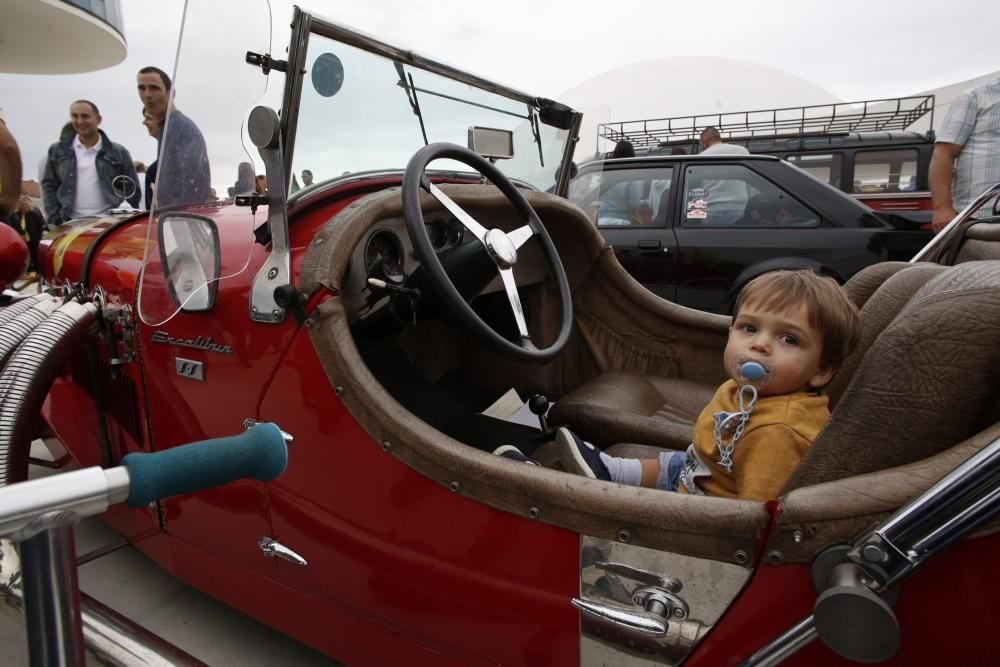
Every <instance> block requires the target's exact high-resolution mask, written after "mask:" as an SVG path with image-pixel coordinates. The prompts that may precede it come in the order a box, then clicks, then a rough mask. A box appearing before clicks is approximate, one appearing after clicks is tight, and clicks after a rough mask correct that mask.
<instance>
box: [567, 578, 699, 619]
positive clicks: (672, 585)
mask: <svg viewBox="0 0 1000 667" xmlns="http://www.w3.org/2000/svg"><path fill="white" fill-rule="evenodd" d="M594 566H595V567H598V568H600V569H602V570H604V571H605V572H607V573H608V575H609V577H611V578H613V579H615V581H616V583H620V579H621V578H622V577H625V578H627V579H631V580H632V581H635V582H637V583H638V584H639V585H638V586H636V587H635V589H634V590H633V591H632V592H631V594H630V596H631V599H632V603H633V604H634V605H635V606H636V607H638V608H639V609H638V610H637V609H636V608H635V607H626V606H624V605H617V604H603V603H597V602H592V601H590V600H583V599H581V598H573V605H574V606H575V607H576V608H577V609H579V610H580V611H582V612H584V613H586V614H589V615H591V616H594V617H596V618H599V619H602V620H604V621H608V622H611V623H613V624H615V625H618V626H620V627H622V628H625V629H628V630H631V631H634V632H639V633H642V634H646V635H652V636H654V637H663V636H664V635H666V634H667V621H668V620H671V619H672V620H675V621H682V620H684V619H685V618H687V617H688V614H689V613H690V610H689V609H688V605H687V603H686V602H685V601H684V600H683V599H681V598H680V597H678V595H677V593H679V592H680V590H681V589H682V588H683V587H684V585H683V584H682V583H681V581H680V580H679V579H677V578H676V577H671V576H669V575H664V576H660V575H658V574H655V573H653V572H649V571H647V570H642V569H639V568H635V567H632V566H630V565H624V564H622V563H606V562H598V563H594Z"/></svg>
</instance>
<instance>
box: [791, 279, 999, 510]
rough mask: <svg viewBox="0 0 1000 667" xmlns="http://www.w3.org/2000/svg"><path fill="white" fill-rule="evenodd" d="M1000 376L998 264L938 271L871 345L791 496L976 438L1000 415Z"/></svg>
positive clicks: (795, 477)
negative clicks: (799, 490) (797, 492)
mask: <svg viewBox="0 0 1000 667" xmlns="http://www.w3.org/2000/svg"><path fill="white" fill-rule="evenodd" d="M888 286H889V285H888V283H887V284H886V286H885V287H888ZM885 287H883V288H880V290H879V292H881V290H882V289H885ZM873 298H874V297H873ZM998 371H1000V261H997V260H989V261H981V262H966V263H962V264H959V265H957V266H954V267H948V268H945V269H944V270H941V271H939V272H938V273H937V275H935V276H934V277H933V278H931V279H930V280H928V281H927V282H926V284H925V285H923V286H922V287H921V288H920V289H918V290H917V291H916V293H915V294H914V295H913V297H912V298H911V299H909V301H908V303H907V304H906V305H905V306H904V307H903V309H902V310H901V311H900V312H899V313H898V314H897V315H896V316H895V317H893V318H892V321H891V322H889V323H888V325H887V326H886V327H885V330H884V331H882V332H881V333H880V334H879V335H878V336H877V338H876V339H875V340H874V341H873V342H872V344H871V346H870V347H869V348H868V350H867V352H866V353H865V354H864V357H863V358H862V359H861V361H860V364H859V365H858V367H857V370H856V371H855V372H854V373H853V376H852V378H851V380H850V383H849V385H848V386H847V387H846V389H845V390H844V392H843V395H842V396H841V398H840V401H839V402H838V403H837V405H836V407H835V408H834V410H833V411H832V414H831V417H830V421H828V422H827V424H826V426H825V427H824V428H823V430H822V431H820V434H819V436H818V437H817V438H816V441H815V442H814V443H813V445H812V447H810V449H809V451H808V452H806V455H805V456H804V457H803V459H802V462H801V463H800V465H799V467H798V468H797V469H796V471H795V472H794V473H793V474H792V477H791V478H790V479H789V480H788V482H787V484H786V486H785V491H789V490H791V489H795V488H799V487H803V486H811V485H813V484H819V483H821V482H827V481H832V480H836V479H841V478H844V477H851V476H854V475H860V474H863V473H867V472H874V471H878V470H885V469H887V468H893V467H896V466H900V465H904V464H907V463H912V462H914V461H919V460H922V459H925V458H927V457H929V456H932V455H934V454H937V453H939V452H942V451H944V450H946V449H948V448H949V447H952V446H954V445H956V444H958V443H959V442H961V441H963V440H965V439H966V438H969V437H971V436H972V435H974V434H976V433H978V432H979V431H981V430H982V429H984V428H986V427H987V426H989V425H990V424H993V423H995V422H996V421H997V419H998V417H1000V372H998Z"/></svg>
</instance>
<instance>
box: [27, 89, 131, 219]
mask: <svg viewBox="0 0 1000 667" xmlns="http://www.w3.org/2000/svg"><path fill="white" fill-rule="evenodd" d="M69 114H70V119H71V120H72V122H73V129H74V130H76V134H75V135H74V136H73V137H71V138H69V139H66V140H64V141H61V142H59V143H57V144H53V145H52V146H51V147H50V148H49V159H48V163H47V164H46V165H45V175H44V176H43V177H42V199H43V202H44V205H45V214H46V216H47V217H48V222H49V224H50V225H53V226H55V225H60V224H62V223H63V222H65V221H67V220H72V219H73V218H80V217H84V216H96V215H103V214H104V213H106V212H107V211H108V210H110V209H111V208H113V207H115V206H118V205H119V204H120V203H121V200H122V198H121V196H120V195H119V193H120V192H121V186H119V192H115V186H114V181H115V179H116V178H118V177H119V176H126V177H128V178H130V179H132V185H133V187H134V192H133V193H132V195H131V196H130V197H128V202H129V203H130V204H131V205H132V206H137V205H138V204H139V198H140V193H139V175H138V174H137V173H136V171H135V165H134V164H133V162H132V156H131V155H129V152H128V151H127V150H126V149H125V147H124V146H122V145H121V144H116V143H114V142H113V141H111V140H110V139H108V135H106V134H105V133H104V131H103V130H101V129H100V125H101V113H100V111H99V110H98V109H97V105H95V104H94V103H93V102H91V101H90V100H77V101H76V102H73V104H71V105H70V107H69Z"/></svg>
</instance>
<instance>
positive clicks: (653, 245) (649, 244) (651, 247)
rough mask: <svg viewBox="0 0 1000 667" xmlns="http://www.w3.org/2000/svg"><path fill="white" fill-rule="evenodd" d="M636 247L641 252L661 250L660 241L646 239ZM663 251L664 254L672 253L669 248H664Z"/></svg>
mask: <svg viewBox="0 0 1000 667" xmlns="http://www.w3.org/2000/svg"><path fill="white" fill-rule="evenodd" d="M636 247H638V248H639V250H642V251H644V252H656V251H658V250H661V247H660V241H659V239H644V240H640V241H639V242H638V243H637V244H636ZM662 251H663V252H670V249H669V248H662Z"/></svg>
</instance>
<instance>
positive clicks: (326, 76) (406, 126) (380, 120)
mask: <svg viewBox="0 0 1000 667" xmlns="http://www.w3.org/2000/svg"><path fill="white" fill-rule="evenodd" d="M305 62H306V67H305V70H306V73H305V80H304V81H303V85H302V95H301V99H300V102H299V109H298V120H297V124H296V135H295V151H294V154H293V161H292V178H293V180H292V181H291V184H290V190H291V191H296V190H298V189H299V188H306V187H308V186H309V185H310V184H312V185H313V186H315V185H317V184H319V183H321V182H324V181H329V180H332V179H337V178H340V177H346V176H350V175H353V174H357V173H359V172H372V171H399V170H402V169H403V168H404V167H405V166H406V163H407V162H408V161H409V159H410V158H411V157H412V156H413V154H414V153H415V152H416V151H417V150H418V149H420V148H421V147H422V146H424V145H425V144H426V143H435V142H450V143H454V144H459V145H461V146H468V141H469V129H470V127H473V126H477V127H486V128H493V129H499V130H510V131H512V132H513V147H514V157H513V158H511V159H500V160H498V161H497V166H498V167H499V168H500V170H501V171H503V172H504V173H505V174H506V175H507V176H508V177H510V178H512V179H515V180H518V181H522V182H524V183H526V184H529V185H531V186H533V187H535V188H537V189H539V190H550V189H552V188H553V186H554V185H555V182H556V171H557V169H558V168H559V164H560V161H561V160H562V158H563V154H564V152H565V149H566V143H567V141H568V138H569V131H568V130H559V129H556V128H554V127H551V126H549V125H545V124H544V123H543V122H541V121H540V120H539V119H538V114H537V111H536V109H535V108H534V106H533V105H531V104H529V103H527V102H524V101H519V100H514V99H510V98H508V97H505V96H503V95H501V94H499V93H494V92H489V91H486V90H483V89H480V88H477V87H474V86H471V85H468V84H465V83H461V82H458V81H455V80H453V79H448V78H446V77H444V76H439V75H437V74H434V73H432V72H428V71H426V70H422V69H419V68H416V67H412V66H409V65H401V64H398V63H395V62H394V61H393V60H391V59H389V58H386V57H384V56H381V55H378V54H375V53H370V52H368V51H365V50H362V49H360V48H357V47H354V46H349V45H345V44H342V43H339V42H337V41H334V40H332V39H328V38H326V37H323V36H321V35H317V34H312V35H310V37H309V46H308V51H307V54H306V61H305ZM421 121H422V122H421ZM425 139H426V140H425ZM539 146H541V149H540V148H539ZM434 169H443V170H458V171H465V172H468V171H469V168H468V167H467V166H465V165H462V164H459V163H456V162H451V161H446V160H440V161H437V162H435V163H434ZM303 172H306V173H303Z"/></svg>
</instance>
